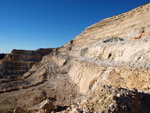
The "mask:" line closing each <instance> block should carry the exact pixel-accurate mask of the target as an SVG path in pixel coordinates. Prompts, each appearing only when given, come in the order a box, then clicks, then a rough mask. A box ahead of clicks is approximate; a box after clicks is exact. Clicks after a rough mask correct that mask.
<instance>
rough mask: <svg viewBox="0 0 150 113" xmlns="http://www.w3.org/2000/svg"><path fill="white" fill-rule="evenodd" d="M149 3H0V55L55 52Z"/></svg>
mask: <svg viewBox="0 0 150 113" xmlns="http://www.w3.org/2000/svg"><path fill="white" fill-rule="evenodd" d="M147 2H149V0H0V53H9V52H11V50H12V49H27V50H34V49H38V48H51V47H52V48H55V47H60V46H63V45H64V44H65V43H66V42H68V41H70V40H71V39H73V38H74V37H75V36H76V35H78V34H79V33H81V32H82V31H83V30H84V29H85V28H86V27H88V26H90V25H92V24H94V23H96V22H98V21H100V20H102V19H104V18H107V17H110V16H113V15H116V14H120V13H123V12H126V11H128V10H131V9H133V8H136V7H137V6H140V5H142V4H144V3H147Z"/></svg>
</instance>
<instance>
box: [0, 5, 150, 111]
mask: <svg viewBox="0 0 150 113" xmlns="http://www.w3.org/2000/svg"><path fill="white" fill-rule="evenodd" d="M149 18H150V3H147V4H144V5H142V6H139V7H137V8H135V9H133V10H131V11H128V12H125V13H122V14H120V15H116V16H113V17H110V18H106V19H104V20H101V21H100V22H97V23H95V24H93V25H91V26H89V27H87V28H86V29H85V30H84V31H83V32H82V33H80V34H79V35H77V36H76V37H74V38H73V39H72V40H71V41H69V42H68V43H66V44H65V45H64V46H63V47H61V48H57V49H53V50H51V49H50V52H49V53H50V54H48V55H46V54H47V50H45V51H43V50H41V51H40V50H37V51H22V50H20V51H16V50H13V51H12V53H11V54H9V55H5V58H4V59H3V60H1V62H2V63H1V67H0V68H1V71H0V72H1V73H2V75H9V73H10V75H17V73H15V72H16V71H13V70H14V69H17V70H18V72H19V74H18V75H21V79H17V80H15V79H14V81H9V77H10V76H9V77H8V78H7V77H6V78H5V80H4V78H3V79H1V81H2V82H1V84H0V93H1V94H0V106H1V107H0V109H6V108H7V109H15V108H17V107H21V108H23V109H24V110H28V111H30V112H32V110H33V108H34V107H35V106H36V107H37V106H39V105H40V103H43V102H44V100H46V99H50V102H51V103H53V107H52V108H51V109H49V110H51V111H52V112H62V113H68V112H70V113H72V112H73V113H75V112H76V113H80V112H85V113H86V112H106V113H119V112H122V113H149V112H150V109H149V105H150V102H149V101H148V100H149V99H150V90H149V89H150V76H149V75H150V63H149V60H150V55H149V54H150V51H149V50H150V38H149V36H148V35H145V36H142V37H141V38H140V39H137V40H129V38H133V37H136V36H138V35H139V34H140V33H141V32H142V31H145V32H150V21H149ZM48 51H49V50H48ZM22 54H23V55H22ZM44 55H45V56H44ZM37 62H38V63H37ZM30 63H31V64H30ZM19 70H24V72H22V73H21V72H20V71H19ZM4 73H5V74H4ZM12 73H13V74H12ZM8 81H9V82H8ZM14 90H15V91H14ZM31 95H32V96H31ZM38 108H39V109H38ZM38 108H36V109H37V110H40V106H39V107H38ZM42 110H43V109H42ZM43 112H44V111H43Z"/></svg>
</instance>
